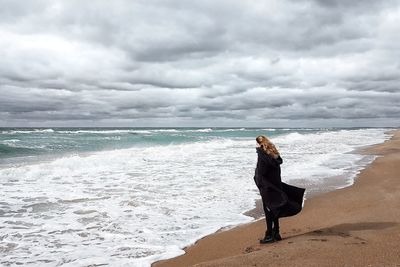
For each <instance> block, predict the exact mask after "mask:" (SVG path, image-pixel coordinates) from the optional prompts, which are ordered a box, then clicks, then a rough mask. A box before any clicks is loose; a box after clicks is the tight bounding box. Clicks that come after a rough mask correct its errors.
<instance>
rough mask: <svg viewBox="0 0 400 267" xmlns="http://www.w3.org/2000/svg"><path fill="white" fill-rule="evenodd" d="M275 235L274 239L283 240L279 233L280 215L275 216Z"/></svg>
mask: <svg viewBox="0 0 400 267" xmlns="http://www.w3.org/2000/svg"><path fill="white" fill-rule="evenodd" d="M273 229H274V230H273V235H274V239H275V240H277V241H279V240H282V237H281V235H280V233H279V217H274V227H273Z"/></svg>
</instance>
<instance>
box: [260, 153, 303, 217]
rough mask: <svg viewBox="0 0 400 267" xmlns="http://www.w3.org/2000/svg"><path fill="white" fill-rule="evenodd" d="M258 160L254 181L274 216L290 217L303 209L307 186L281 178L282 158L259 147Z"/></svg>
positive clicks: (264, 202) (264, 203)
mask: <svg viewBox="0 0 400 267" xmlns="http://www.w3.org/2000/svg"><path fill="white" fill-rule="evenodd" d="M257 154H258V160H257V167H256V170H255V175H254V181H255V183H256V185H257V187H258V189H259V190H260V194H261V197H262V200H263V205H264V206H265V205H266V206H267V208H268V210H270V211H271V212H272V213H273V214H274V216H277V217H278V218H279V217H288V216H293V215H295V214H297V213H299V212H300V211H301V209H302V204H303V196H304V192H305V188H299V187H296V186H293V185H289V184H286V183H283V182H282V180H281V166H280V165H281V164H282V162H283V160H282V158H281V157H280V156H279V157H278V158H277V159H275V158H273V157H272V156H270V155H268V154H267V153H265V152H264V151H263V150H262V149H261V148H259V147H258V148H257Z"/></svg>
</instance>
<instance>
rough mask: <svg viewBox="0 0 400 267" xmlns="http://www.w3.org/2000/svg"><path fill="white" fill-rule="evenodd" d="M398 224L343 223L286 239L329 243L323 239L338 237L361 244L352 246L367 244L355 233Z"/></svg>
mask: <svg viewBox="0 0 400 267" xmlns="http://www.w3.org/2000/svg"><path fill="white" fill-rule="evenodd" d="M397 224H398V223H397V222H359V223H342V224H337V225H334V226H332V227H326V228H320V229H317V230H313V231H310V232H307V233H302V234H298V235H292V236H288V237H287V238H285V239H287V240H288V239H289V240H290V239H291V238H293V237H296V236H312V237H314V238H311V239H308V240H309V241H322V242H325V241H328V239H326V238H323V237H327V236H338V237H342V238H351V237H352V238H354V239H356V240H359V241H361V242H359V243H354V242H353V243H352V244H366V240H365V239H363V238H361V237H358V236H357V235H355V234H354V233H352V232H354V231H363V230H382V229H386V228H390V227H394V226H396V225H397ZM294 230H296V229H294ZM298 230H299V229H298Z"/></svg>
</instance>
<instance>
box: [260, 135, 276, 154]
mask: <svg viewBox="0 0 400 267" xmlns="http://www.w3.org/2000/svg"><path fill="white" fill-rule="evenodd" d="M256 141H257V143H258V144H260V147H261V149H262V150H263V151H264V152H265V153H267V154H268V155H270V156H272V157H273V158H275V159H277V158H278V157H279V156H280V154H279V151H278V149H276V147H275V145H274V144H273V143H272V142H271V141H270V140H269V139H268V138H267V137H265V136H264V135H259V136H257V137H256Z"/></svg>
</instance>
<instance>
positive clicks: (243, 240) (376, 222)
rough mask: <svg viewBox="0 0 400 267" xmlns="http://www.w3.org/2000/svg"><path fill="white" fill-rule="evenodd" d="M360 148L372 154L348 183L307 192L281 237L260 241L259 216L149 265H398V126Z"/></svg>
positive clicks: (262, 225) (285, 222)
mask: <svg viewBox="0 0 400 267" xmlns="http://www.w3.org/2000/svg"><path fill="white" fill-rule="evenodd" d="M360 153H366V154H374V155H378V157H377V158H376V159H375V160H374V161H373V162H372V163H371V164H370V165H368V166H367V167H366V168H365V169H363V170H362V171H361V172H360V173H359V175H358V176H357V177H356V179H355V182H354V184H353V185H351V186H349V187H346V188H342V189H338V190H335V191H331V192H327V193H323V194H318V195H315V196H312V197H311V198H309V199H307V200H306V201H305V204H304V208H303V210H302V212H301V213H300V214H298V215H296V216H293V217H288V218H282V219H281V220H280V223H281V235H282V237H283V240H282V241H280V242H275V243H272V244H266V245H260V244H259V241H258V240H259V239H260V238H262V236H263V234H264V231H265V222H264V219H259V220H257V221H255V222H252V223H249V224H244V225H240V226H237V227H235V228H233V229H230V230H224V231H218V232H217V233H215V234H212V235H209V236H207V237H205V238H203V239H201V240H199V241H197V242H196V243H195V244H194V245H193V246H190V247H188V248H186V249H185V252H186V253H185V254H184V255H182V256H179V257H176V258H173V259H169V260H165V261H160V262H157V263H154V264H153V265H152V266H154V267H164V266H174V267H176V266H193V265H195V266H400V248H399V247H400V131H399V130H396V131H393V137H392V138H391V139H390V140H387V141H386V142H384V143H383V144H378V145H375V146H371V147H367V148H365V149H362V151H361V152H360Z"/></svg>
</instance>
